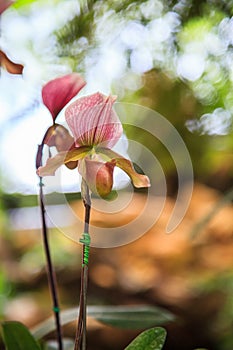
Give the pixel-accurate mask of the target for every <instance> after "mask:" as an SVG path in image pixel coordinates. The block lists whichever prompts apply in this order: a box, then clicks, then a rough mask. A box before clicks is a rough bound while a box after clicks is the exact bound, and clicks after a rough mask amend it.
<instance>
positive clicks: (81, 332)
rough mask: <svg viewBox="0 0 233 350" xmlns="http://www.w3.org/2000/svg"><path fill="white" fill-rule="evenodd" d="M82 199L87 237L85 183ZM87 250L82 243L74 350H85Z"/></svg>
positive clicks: (87, 200)
mask: <svg viewBox="0 0 233 350" xmlns="http://www.w3.org/2000/svg"><path fill="white" fill-rule="evenodd" d="M84 187H85V188H84ZM83 188H84V190H83ZM82 197H83V203H84V206H85V222H84V233H85V234H86V235H87V236H88V237H89V224H90V213H91V199H90V193H89V188H88V186H87V185H86V183H84V182H83V184H82ZM84 240H85V238H84ZM81 241H82V240H81ZM87 249H88V252H89V243H88V242H83V248H82V272H81V288H80V303H79V317H78V324H77V329H76V335H75V347H74V350H81V349H82V350H86V319H87V285H88V254H87Z"/></svg>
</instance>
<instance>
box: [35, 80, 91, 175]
mask: <svg viewBox="0 0 233 350" xmlns="http://www.w3.org/2000/svg"><path fill="white" fill-rule="evenodd" d="M85 84H86V82H85V81H84V80H83V78H82V77H81V76H80V75H79V74H77V73H71V74H68V75H64V76H62V77H59V78H56V79H53V80H50V81H49V82H48V83H47V84H45V86H44V87H43V89H42V100H43V102H44V105H45V106H46V107H47V108H48V109H49V111H50V113H51V115H52V118H53V125H52V126H50V127H49V128H48V129H47V131H46V133H45V135H44V138H43V141H42V144H41V145H39V146H38V151H37V155H36V168H37V169H38V168H39V167H40V166H41V164H42V151H43V147H44V145H48V146H49V147H51V146H55V147H56V148H57V150H58V151H59V152H60V151H67V150H68V149H70V148H72V144H74V138H73V137H72V136H71V135H70V134H69V132H68V130H66V128H64V127H63V126H62V125H59V124H55V119H56V118H57V116H58V114H59V113H60V111H61V110H62V109H63V108H64V107H65V105H66V104H67V103H68V102H69V101H70V100H71V99H72V98H73V97H74V96H75V95H77V93H78V92H79V91H80V90H81V89H82V88H83V87H84V86H85ZM66 165H67V167H68V168H70V169H73V168H74V167H76V166H77V162H70V163H69V164H66Z"/></svg>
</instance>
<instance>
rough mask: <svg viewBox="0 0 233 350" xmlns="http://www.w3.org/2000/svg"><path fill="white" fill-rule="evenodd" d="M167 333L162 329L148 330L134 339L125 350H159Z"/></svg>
mask: <svg viewBox="0 0 233 350" xmlns="http://www.w3.org/2000/svg"><path fill="white" fill-rule="evenodd" d="M166 335H167V332H166V330H165V329H164V328H161V327H156V328H151V329H148V330H146V331H144V332H142V333H141V334H139V335H138V336H137V338H135V339H134V340H133V341H132V343H130V344H129V345H128V346H127V348H125V350H161V349H162V348H163V345H164V343H165V340H166Z"/></svg>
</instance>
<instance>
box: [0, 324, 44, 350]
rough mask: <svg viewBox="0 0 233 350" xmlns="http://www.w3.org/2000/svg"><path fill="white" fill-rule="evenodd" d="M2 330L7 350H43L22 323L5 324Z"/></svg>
mask: <svg viewBox="0 0 233 350" xmlns="http://www.w3.org/2000/svg"><path fill="white" fill-rule="evenodd" d="M2 330H3V338H4V343H5V345H6V349H7V350H32V349H33V350H41V347H40V346H39V344H38V343H37V342H36V340H35V339H34V338H33V336H32V335H31V333H30V332H29V330H28V329H27V327H25V326H24V325H23V324H22V323H20V322H16V321H9V322H3V323H2Z"/></svg>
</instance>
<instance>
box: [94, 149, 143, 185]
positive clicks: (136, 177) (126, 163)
mask: <svg viewBox="0 0 233 350" xmlns="http://www.w3.org/2000/svg"><path fill="white" fill-rule="evenodd" d="M96 152H97V153H101V154H103V155H105V156H107V157H108V158H109V159H111V160H112V161H115V162H116V166H117V167H118V168H120V169H122V170H123V171H124V172H125V173H126V174H127V175H128V176H129V177H130V179H131V181H132V183H133V185H134V186H135V187H137V188H143V187H150V179H149V178H148V176H146V175H142V174H138V173H137V172H136V171H135V169H134V167H133V163H132V162H131V161H130V160H128V159H126V158H124V157H122V156H121V155H120V154H118V153H116V152H114V151H112V150H111V149H109V148H97V149H96Z"/></svg>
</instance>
